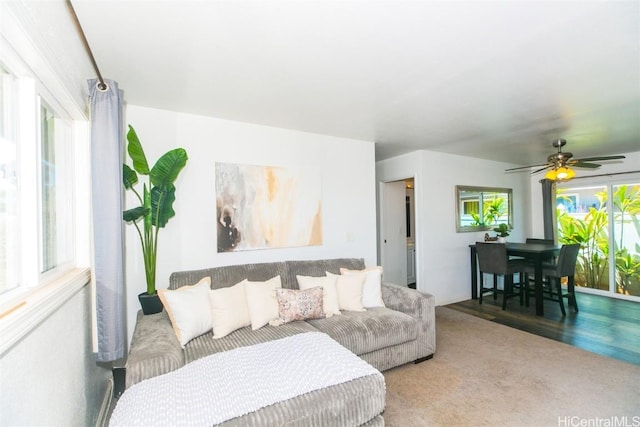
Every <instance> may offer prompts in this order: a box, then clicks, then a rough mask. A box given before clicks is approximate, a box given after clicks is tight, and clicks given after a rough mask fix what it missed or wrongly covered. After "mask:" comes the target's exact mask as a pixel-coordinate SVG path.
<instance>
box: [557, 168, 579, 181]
mask: <svg viewBox="0 0 640 427" xmlns="http://www.w3.org/2000/svg"><path fill="white" fill-rule="evenodd" d="M555 172H556V179H558V180H559V181H567V180H569V179H571V178H573V177H574V176H576V173H575V171H574V170H573V169H571V168H567V167H561V168H558V170H557V171H555Z"/></svg>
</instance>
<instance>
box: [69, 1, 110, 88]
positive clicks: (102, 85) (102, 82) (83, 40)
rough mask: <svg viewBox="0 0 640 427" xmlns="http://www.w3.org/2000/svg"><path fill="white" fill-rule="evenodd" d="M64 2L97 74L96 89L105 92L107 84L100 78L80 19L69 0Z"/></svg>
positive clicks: (100, 75)
mask: <svg viewBox="0 0 640 427" xmlns="http://www.w3.org/2000/svg"><path fill="white" fill-rule="evenodd" d="M66 3H67V7H68V8H69V11H70V12H71V17H72V18H73V20H74V21H75V24H76V28H77V29H78V32H79V33H80V37H81V38H82V43H83V44H84V48H85V49H86V51H87V54H88V55H89V59H91V63H92V64H93V69H94V70H95V71H96V74H97V75H98V80H99V82H98V85H97V87H98V90H100V91H102V92H106V91H107V90H109V85H107V84H106V83H105V82H104V79H103V78H102V74H101V73H100V69H99V68H98V64H97V63H96V58H94V56H93V52H92V51H91V47H90V46H89V42H88V41H87V37H86V36H85V34H84V31H83V30H82V25H80V20H79V19H78V15H76V11H75V9H74V8H73V5H72V4H71V0H67V2H66Z"/></svg>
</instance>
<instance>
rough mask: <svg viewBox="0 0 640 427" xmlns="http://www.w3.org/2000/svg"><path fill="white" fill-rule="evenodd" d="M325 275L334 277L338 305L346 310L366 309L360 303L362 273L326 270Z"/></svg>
mask: <svg viewBox="0 0 640 427" xmlns="http://www.w3.org/2000/svg"><path fill="white" fill-rule="evenodd" d="M327 276H329V277H331V276H333V277H335V278H336V290H337V291H338V307H340V310H346V311H366V309H365V308H364V306H363V305H362V289H363V287H364V275H339V274H332V273H329V272H327Z"/></svg>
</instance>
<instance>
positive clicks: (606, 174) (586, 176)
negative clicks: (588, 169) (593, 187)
mask: <svg viewBox="0 0 640 427" xmlns="http://www.w3.org/2000/svg"><path fill="white" fill-rule="evenodd" d="M629 173H640V170H637V171H627V172H614V173H601V174H598V175H584V176H576V177H574V178H573V179H584V178H595V177H599V176H614V175H626V174H629Z"/></svg>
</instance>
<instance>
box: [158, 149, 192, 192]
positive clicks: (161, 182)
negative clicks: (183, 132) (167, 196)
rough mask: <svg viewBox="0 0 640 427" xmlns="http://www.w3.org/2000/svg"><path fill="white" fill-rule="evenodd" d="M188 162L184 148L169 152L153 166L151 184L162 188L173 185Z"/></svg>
mask: <svg viewBox="0 0 640 427" xmlns="http://www.w3.org/2000/svg"><path fill="white" fill-rule="evenodd" d="M187 160H188V157H187V152H186V151H185V150H184V148H176V149H173V150H171V151H168V152H167V153H165V154H164V155H163V156H162V157H160V158H159V159H158V161H157V162H156V164H155V165H153V168H152V169H151V173H150V179H151V183H152V184H153V185H155V186H156V187H160V188H165V187H168V186H170V185H172V184H173V183H174V182H175V180H176V179H177V178H178V174H179V173H180V171H181V170H182V168H184V166H185V165H186V164H187Z"/></svg>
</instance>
